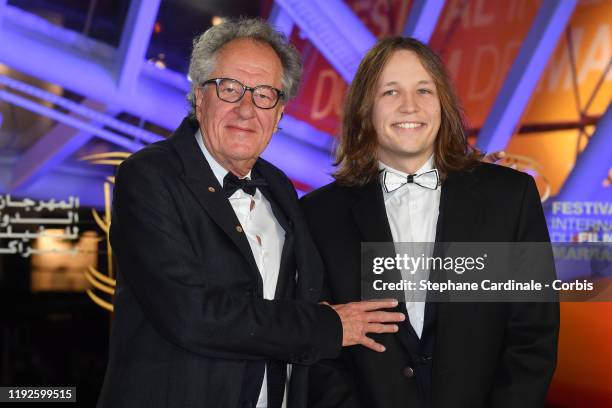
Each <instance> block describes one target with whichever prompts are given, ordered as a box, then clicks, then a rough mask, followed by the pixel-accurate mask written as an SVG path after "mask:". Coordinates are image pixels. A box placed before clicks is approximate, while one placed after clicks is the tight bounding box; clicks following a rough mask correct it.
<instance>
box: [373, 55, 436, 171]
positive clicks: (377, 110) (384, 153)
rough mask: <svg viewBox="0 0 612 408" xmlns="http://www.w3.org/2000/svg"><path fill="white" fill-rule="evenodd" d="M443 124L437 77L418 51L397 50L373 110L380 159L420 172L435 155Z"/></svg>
mask: <svg viewBox="0 0 612 408" xmlns="http://www.w3.org/2000/svg"><path fill="white" fill-rule="evenodd" d="M440 121H441V109H440V100H439V99H438V94H437V90H436V86H435V83H434V81H433V78H432V77H431V75H430V74H429V73H428V72H427V70H426V69H425V68H424V67H423V64H421V61H420V60H419V58H418V56H417V55H416V54H415V53H414V52H412V51H407V50H398V51H395V52H394V53H393V54H392V55H391V57H390V58H389V60H388V61H387V64H386V65H385V67H384V69H383V70H382V72H381V74H380V77H379V79H378V83H377V85H376V92H375V96H374V104H373V108H372V123H373V125H374V129H375V131H376V135H377V141H378V149H377V154H378V158H379V160H381V161H382V162H383V163H385V164H387V165H389V166H391V167H393V168H395V169H397V170H400V171H403V172H405V173H409V174H410V173H414V172H416V171H417V170H418V169H419V168H420V167H421V166H422V165H423V164H425V162H426V161H427V159H429V157H430V156H431V155H432V154H433V151H434V142H435V140H436V136H437V134H438V130H439V129H440Z"/></svg>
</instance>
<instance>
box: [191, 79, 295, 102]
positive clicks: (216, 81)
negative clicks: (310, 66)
mask: <svg viewBox="0 0 612 408" xmlns="http://www.w3.org/2000/svg"><path fill="white" fill-rule="evenodd" d="M224 80H227V81H234V82H237V83H238V84H240V85H241V86H242V88H243V89H244V92H242V95H240V97H239V98H238V99H236V100H235V101H233V102H230V101H227V100H225V99H223V98H221V96H219V83H220V82H221V81H224ZM208 84H215V92H216V93H217V98H219V99H220V100H222V101H223V102H227V103H238V102H240V101H241V100H242V98H244V95H245V94H246V93H247V91H251V102H253V105H255V106H256V107H258V108H259V109H265V110H268V109H274V108H275V107H276V105H278V103H279V102H280V100H281V99H285V92H283V91H281V90H280V89H277V88H275V87H273V86H271V85H257V86H254V87H251V86H247V85H245V84H243V83H242V82H240V81H239V80H237V79H234V78H211V79H207V80H206V81H204V82H202V84H201V85H200V88H204V87H205V86H206V85H208ZM257 88H269V89H273V90H274V91H276V95H277V98H276V102H274V105H272V106H270V107H269V108H262V107H261V106H259V105H258V104H257V102H255V94H254V92H255V90H256V89H257Z"/></svg>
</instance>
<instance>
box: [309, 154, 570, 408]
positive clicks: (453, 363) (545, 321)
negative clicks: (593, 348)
mask: <svg viewBox="0 0 612 408" xmlns="http://www.w3.org/2000/svg"><path fill="white" fill-rule="evenodd" d="M302 207H303V209H304V211H305V215H306V218H307V220H308V223H309V226H310V229H311V232H312V234H313V238H314V239H315V243H316V244H317V247H318V249H319V251H320V253H321V255H322V257H323V261H324V264H325V270H326V275H325V284H324V287H325V294H324V296H325V297H326V298H327V300H329V301H331V302H334V303H345V302H350V301H355V300H359V299H360V293H361V292H360V290H361V286H360V279H359V277H360V262H359V260H360V243H361V242H389V241H392V235H391V231H390V228H389V223H388V220H387V217H386V212H385V207H384V201H383V194H382V189H381V186H380V183H379V182H378V181H374V182H371V183H369V184H367V185H365V186H363V187H343V186H341V185H339V184H338V183H336V182H334V183H332V184H330V185H328V186H325V187H323V188H321V189H320V190H317V191H315V192H313V193H311V194H309V195H307V196H305V197H304V198H303V199H302ZM436 241H437V242H521V241H525V242H547V241H549V237H548V231H547V228H546V223H545V219H544V214H543V211H542V207H541V204H540V200H539V196H538V193H537V189H536V187H535V183H534V182H533V179H532V178H531V177H530V176H528V175H527V174H524V173H520V172H517V171H514V170H511V169H508V168H505V167H501V166H495V165H490V164H481V165H479V166H478V167H477V168H476V169H475V170H474V171H472V172H457V173H452V174H449V176H448V177H447V179H446V180H445V181H444V183H443V185H442V193H441V198H440V215H439V218H438V225H437V232H436ZM551 278H552V276H551ZM430 306H431V304H429V303H428V305H427V307H426V322H425V323H426V326H427V323H428V322H427V320H428V319H432V316H433V318H434V319H435V321H433V324H432V326H433V328H434V332H435V337H434V340H435V344H433V345H432V349H433V361H429V362H427V361H423V360H422V358H421V357H422V356H420V355H418V353H417V354H415V348H414V347H411V345H410V339H411V338H414V336H412V337H411V333H409V332H410V331H411V330H412V329H411V327H410V326H409V323H407V322H405V324H401V325H400V331H399V333H397V334H393V335H391V334H385V335H373V336H372V337H374V338H376V340H377V341H379V342H381V343H382V344H384V345H385V346H386V351H385V352H384V353H376V352H373V351H370V350H367V349H365V348H364V347H361V346H356V347H352V348H349V349H344V350H343V352H342V355H341V358H340V359H337V360H326V361H323V362H321V363H319V364H317V365H316V366H314V367H313V368H312V369H311V372H310V373H311V374H310V378H311V384H310V403H309V405H310V406H313V407H359V406H363V407H368V408H397V407H423V406H425V403H424V400H423V394H424V392H423V388H422V387H419V384H418V382H417V381H416V376H411V375H410V374H411V370H413V371H416V372H417V373H419V370H422V369H423V368H424V367H423V365H426V364H431V366H429V369H430V370H431V371H430V372H431V375H430V376H429V379H430V380H429V383H427V381H426V383H427V384H426V385H427V386H426V387H425V389H426V390H427V389H428V388H429V392H430V395H431V398H432V400H431V401H430V403H429V404H427V405H431V406H433V407H435V408H443V407H444V408H446V407H465V408H477V407H521V408H524V407H542V406H543V405H544V400H545V396H546V392H547V389H548V385H549V382H550V380H551V377H552V374H553V371H554V368H555V364H556V351H557V337H558V327H559V309H558V303H521V304H519V303H437V304H436V306H435V308H434V309H435V313H432V310H431V309H432V308H431V307H430ZM426 392H427V391H426Z"/></svg>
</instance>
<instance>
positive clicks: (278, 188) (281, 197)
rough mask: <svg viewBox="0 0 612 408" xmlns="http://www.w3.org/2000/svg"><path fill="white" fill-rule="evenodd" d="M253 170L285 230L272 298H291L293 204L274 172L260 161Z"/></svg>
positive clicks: (293, 262)
mask: <svg viewBox="0 0 612 408" xmlns="http://www.w3.org/2000/svg"><path fill="white" fill-rule="evenodd" d="M253 170H254V171H255V173H256V174H257V175H258V176H259V175H261V176H262V177H263V178H264V179H265V180H266V182H267V183H268V185H267V186H266V187H263V188H261V192H262V194H264V195H265V197H266V198H267V199H268V201H269V202H270V206H271V207H272V212H273V213H274V217H275V218H276V220H277V221H278V223H279V224H280V225H281V227H283V229H284V230H285V242H284V244H283V250H282V253H281V259H280V266H279V270H278V280H277V282H276V290H275V292H274V298H275V299H279V298H286V297H291V296H292V293H293V289H294V284H295V273H296V263H295V259H296V257H295V253H294V252H295V249H296V246H295V234H294V230H293V226H294V220H295V217H296V213H295V208H294V203H293V201H294V199H293V197H291V195H290V194H291V193H290V192H289V191H288V190H287V188H286V187H283V184H284V181H283V180H281V179H280V178H279V177H278V175H277V174H276V173H275V172H272V171H270V168H269V167H268V166H267V165H266V164H265V163H263V162H262V161H261V160H258V161H257V163H255V167H254V169H253ZM292 200H293V201H292Z"/></svg>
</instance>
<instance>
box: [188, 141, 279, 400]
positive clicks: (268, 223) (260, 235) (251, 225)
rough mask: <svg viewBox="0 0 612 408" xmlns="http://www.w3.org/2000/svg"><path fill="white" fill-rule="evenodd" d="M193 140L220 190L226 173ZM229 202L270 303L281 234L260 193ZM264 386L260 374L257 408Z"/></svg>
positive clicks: (265, 393)
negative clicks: (260, 383) (247, 242)
mask: <svg viewBox="0 0 612 408" xmlns="http://www.w3.org/2000/svg"><path fill="white" fill-rule="evenodd" d="M195 137H196V140H197V142H198V146H200V150H202V154H204V157H205V158H206V161H207V162H208V164H209V165H210V168H211V169H212V171H213V173H214V175H215V177H216V178H217V180H218V181H219V184H220V185H221V186H223V178H224V177H225V175H226V174H227V173H228V170H226V169H225V168H224V167H223V166H222V165H221V164H219V162H217V160H215V158H214V157H213V156H212V155H211V154H210V152H209V151H208V149H206V146H205V145H204V141H203V140H202V134H201V132H200V131H199V130H198V131H197V132H196V134H195ZM250 177H251V172H250V171H249V173H248V174H247V175H246V176H245V177H243V178H250ZM229 202H230V204H231V206H232V208H233V209H234V212H235V213H236V217H237V218H238V221H240V225H241V226H242V229H243V231H244V233H245V234H246V237H247V239H248V241H249V246H250V247H251V251H252V252H253V257H254V258H255V263H256V264H257V268H258V269H259V273H260V274H261V279H262V281H263V297H264V299H268V300H272V299H274V293H275V291H276V282H277V281H278V273H279V269H280V261H281V254H282V252H283V245H284V244H285V230H284V229H283V227H281V225H280V224H279V222H278V221H277V220H276V217H275V216H274V213H273V212H272V206H271V205H270V202H269V201H268V200H267V199H266V197H265V196H264V195H263V194H262V193H261V191H260V190H259V188H258V189H256V190H255V194H254V195H252V196H251V195H250V194H247V193H245V192H244V191H243V190H242V189H238V190H236V191H235V192H234V193H233V194H232V195H231V196H230V197H229ZM288 371H289V372H288V375H287V381H288V380H289V374H290V368H289V367H288ZM267 384H268V382H267V376H266V373H265V371H264V378H263V383H262V387H261V391H260V393H259V399H258V401H257V408H266V407H267V405H268V387H267ZM287 388H288V387H287V383H286V384H285V397H284V399H283V407H286V404H287Z"/></svg>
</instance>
